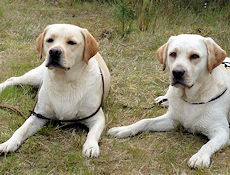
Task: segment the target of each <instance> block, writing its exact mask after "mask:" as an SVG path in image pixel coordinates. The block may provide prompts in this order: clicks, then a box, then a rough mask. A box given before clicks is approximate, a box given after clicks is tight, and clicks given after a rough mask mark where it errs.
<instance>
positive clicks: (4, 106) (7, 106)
mask: <svg viewBox="0 0 230 175" xmlns="http://www.w3.org/2000/svg"><path fill="white" fill-rule="evenodd" d="M0 108H7V109H10V110H12V111H14V112H16V113H17V114H19V115H21V116H22V117H23V118H24V119H25V120H26V116H25V115H24V114H23V113H22V112H21V111H20V110H19V109H17V108H15V107H13V106H10V105H3V104H0Z"/></svg>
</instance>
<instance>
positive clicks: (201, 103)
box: [182, 88, 228, 105]
mask: <svg viewBox="0 0 230 175" xmlns="http://www.w3.org/2000/svg"><path fill="white" fill-rule="evenodd" d="M227 89H228V88H227ZM227 89H225V90H224V92H222V94H220V95H218V96H217V97H214V98H213V99H211V100H209V101H207V102H200V103H190V102H188V101H187V100H185V99H183V98H182V99H183V100H184V101H185V102H187V103H189V104H192V105H203V104H206V103H209V102H212V101H214V100H216V99H218V98H220V97H221V96H222V95H224V93H225V92H226V91H227Z"/></svg>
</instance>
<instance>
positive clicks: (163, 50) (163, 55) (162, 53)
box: [156, 40, 169, 71]
mask: <svg viewBox="0 0 230 175" xmlns="http://www.w3.org/2000/svg"><path fill="white" fill-rule="evenodd" d="M168 44H169V40H168V41H167V43H165V44H164V45H163V46H161V47H160V48H159V49H158V50H157V53H156V54H157V59H158V61H159V62H160V63H161V64H163V71H164V70H165V68H166V59H167V50H168Z"/></svg>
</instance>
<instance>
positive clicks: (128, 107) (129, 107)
mask: <svg viewBox="0 0 230 175" xmlns="http://www.w3.org/2000/svg"><path fill="white" fill-rule="evenodd" d="M166 101H168V99H163V100H161V101H160V102H158V103H156V104H158V105H161V104H162V103H164V102H166ZM155 106H156V105H155V104H154V105H153V106H151V107H148V108H141V109H145V110H149V109H153V108H155ZM122 108H123V109H133V108H134V107H132V106H127V105H124V104H122Z"/></svg>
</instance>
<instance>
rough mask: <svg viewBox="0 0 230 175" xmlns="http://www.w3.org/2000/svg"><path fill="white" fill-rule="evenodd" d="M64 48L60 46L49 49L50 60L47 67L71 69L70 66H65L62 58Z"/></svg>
mask: <svg viewBox="0 0 230 175" xmlns="http://www.w3.org/2000/svg"><path fill="white" fill-rule="evenodd" d="M63 53H64V52H63V50H62V49H61V48H59V47H53V48H51V49H50V50H49V56H48V61H47V64H46V67H48V68H49V69H64V70H69V69H70V68H69V67H66V66H63V63H62V61H61V58H62V56H63Z"/></svg>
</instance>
